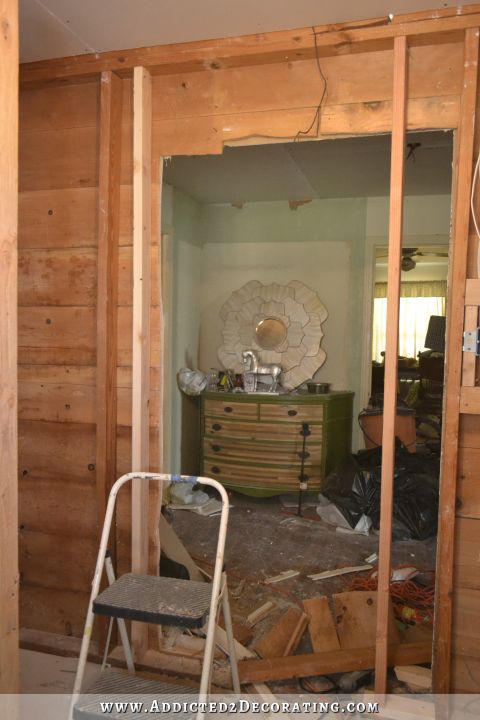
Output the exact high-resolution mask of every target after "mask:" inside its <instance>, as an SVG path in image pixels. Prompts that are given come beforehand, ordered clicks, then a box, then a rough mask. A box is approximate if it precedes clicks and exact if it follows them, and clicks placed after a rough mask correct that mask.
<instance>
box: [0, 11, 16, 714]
mask: <svg viewBox="0 0 480 720" xmlns="http://www.w3.org/2000/svg"><path fill="white" fill-rule="evenodd" d="M0 25H1V28H2V32H1V33H0V184H1V188H2V189H1V192H0V307H1V309H2V310H1V313H0V412H1V426H0V457H1V459H2V472H1V473H0V572H1V578H0V694H3V693H5V694H14V693H18V692H19V666H18V657H19V656H18V525H17V518H18V479H17V477H18V475H17V451H18V437H17V343H16V336H17V204H18V201H17V197H18V161H17V152H18V3H17V0H0ZM7 701H8V699H7ZM7 708H8V709H7ZM5 710H6V711H7V712H9V713H10V714H11V716H12V717H15V716H16V713H14V708H13V706H12V707H10V706H9V705H8V706H7V707H6V708H5Z"/></svg>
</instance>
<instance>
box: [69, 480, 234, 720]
mask: <svg viewBox="0 0 480 720" xmlns="http://www.w3.org/2000/svg"><path fill="white" fill-rule="evenodd" d="M131 480H142V481H144V482H150V481H152V480H155V481H160V482H169V483H179V482H182V483H189V484H191V485H192V486H193V485H196V484H197V483H198V484H201V485H209V486H210V487H213V488H215V489H216V490H217V491H218V493H219V494H220V497H221V500H222V512H221V515H220V527H219V532H218V542H217V550H216V557H215V567H214V572H213V579H212V582H211V583H206V582H205V583H203V582H198V581H192V580H179V579H176V578H167V577H156V576H152V575H141V574H138V573H127V574H125V575H122V576H121V577H120V578H118V579H116V578H115V575H114V572H113V566H112V562H111V559H110V556H109V553H108V551H107V543H108V538H109V535H110V529H111V525H112V520H113V514H114V509H115V502H116V498H117V495H118V492H119V490H120V488H121V487H122V486H123V485H124V484H125V483H127V482H129V481H131ZM228 511H229V500H228V495H227V493H226V491H225V488H224V487H223V485H221V484H220V483H219V482H217V480H212V479H210V478H205V477H192V476H183V475H164V474H161V475H158V474H152V473H128V474H127V475H123V476H122V477H121V478H119V480H117V482H116V483H115V484H114V485H113V487H112V489H111V491H110V495H109V498H108V503H107V510H106V513H105V521H104V524H103V530H102V536H101V540H100V547H99V551H98V556H97V563H96V566H95V573H94V577H93V582H92V591H91V595H90V601H89V605H88V612H87V618H86V621H85V630H84V633H83V639H82V645H81V648H80V657H79V661H78V667H77V673H76V676H75V682H74V686H73V693H72V700H71V706H70V716H69V717H70V720H72V718H73V720H94V719H98V718H101V717H105V712H104V711H102V709H101V706H100V700H102V701H110V700H111V701H113V702H115V701H118V700H120V701H123V702H129V701H132V702H135V701H136V700H139V698H138V697H135V696H142V697H143V696H146V695H147V696H149V695H150V696H153V697H155V698H157V699H158V698H159V697H162V698H164V699H165V698H166V697H168V699H169V700H170V701H172V700H176V701H183V702H185V701H187V700H190V701H192V700H199V701H201V702H206V700H207V698H208V693H209V691H210V684H211V675H212V665H213V653H214V645H215V631H216V625H217V615H218V612H219V609H220V603H221V606H222V610H223V616H224V620H225V630H226V633H227V639H228V650H229V658H230V665H231V671H232V683H233V689H234V691H235V693H237V694H239V693H240V682H239V678H238V668H237V659H236V655H235V640H234V637H233V629H232V619H231V614H230V605H229V602H228V590H227V582H226V575H225V573H224V571H223V558H224V554H225V540H226V534H227V523H228ZM104 568H105V570H106V574H107V578H108V581H109V583H110V585H109V586H108V587H107V588H106V589H105V590H103V591H102V592H99V590H100V582H101V578H102V573H103V570H104ZM95 615H104V616H107V617H109V618H110V628H109V633H108V640H107V645H106V649H105V657H104V662H103V666H102V674H101V676H100V678H99V679H98V680H97V681H96V683H95V684H94V685H93V686H92V687H91V688H89V689H88V690H87V691H86V693H87V695H85V694H83V695H81V694H80V693H81V689H82V681H83V676H84V672H85V666H86V662H87V657H88V648H89V645H90V640H91V636H92V629H93V622H94V618H95ZM113 618H116V619H117V621H118V625H119V631H120V637H121V641H122V645H123V649H124V653H125V659H126V662H127V667H128V670H129V673H126V672H121V671H105V664H106V656H107V653H108V644H109V638H110V633H111V629H112V621H113ZM125 620H134V621H137V622H146V623H155V624H157V625H170V626H176V627H181V628H191V629H194V628H197V629H199V628H202V627H204V625H205V623H206V624H207V630H206V641H205V650H204V656H203V664H202V673H201V679H200V688H199V690H196V689H195V688H189V687H185V686H180V685H174V684H169V683H164V682H156V681H153V680H146V679H144V678H140V677H137V676H135V674H134V673H135V666H134V661H133V656H132V651H131V647H130V642H129V639H128V634H127V629H126V625H125ZM134 714H136V715H137V717H138V713H134ZM195 714H196V717H197V720H200V719H201V718H202V717H203V715H204V713H203V712H202V711H201V710H198V712H196V713H192V716H193V715H195ZM108 716H109V717H111V718H116V717H117V715H116V714H115V710H113V711H112V712H109V713H108ZM118 717H119V718H120V717H121V718H124V719H125V718H129V717H130V714H129V712H128V711H127V712H125V711H124V710H120V711H119V712H118ZM132 717H133V715H132ZM187 717H188V715H187Z"/></svg>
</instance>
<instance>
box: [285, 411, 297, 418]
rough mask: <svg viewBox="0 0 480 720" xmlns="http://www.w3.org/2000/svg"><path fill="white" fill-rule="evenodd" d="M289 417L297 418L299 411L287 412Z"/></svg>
mask: <svg viewBox="0 0 480 720" xmlns="http://www.w3.org/2000/svg"><path fill="white" fill-rule="evenodd" d="M287 415H290V417H295V415H298V410H287Z"/></svg>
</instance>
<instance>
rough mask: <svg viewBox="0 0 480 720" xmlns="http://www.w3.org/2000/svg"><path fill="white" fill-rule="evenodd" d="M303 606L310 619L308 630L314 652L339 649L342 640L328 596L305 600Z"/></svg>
mask: <svg viewBox="0 0 480 720" xmlns="http://www.w3.org/2000/svg"><path fill="white" fill-rule="evenodd" d="M303 607H304V609H305V612H306V614H307V616H308V618H309V621H310V622H309V624H308V631H309V633H310V641H311V643H312V649H313V652H328V650H339V649H340V642H339V640H338V635H337V630H336V627H335V623H334V621H333V618H332V613H331V612H330V607H329V605H328V598H326V597H325V596H322V597H316V598H311V599H310V600H304V601H303Z"/></svg>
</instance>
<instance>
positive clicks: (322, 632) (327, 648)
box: [239, 591, 432, 684]
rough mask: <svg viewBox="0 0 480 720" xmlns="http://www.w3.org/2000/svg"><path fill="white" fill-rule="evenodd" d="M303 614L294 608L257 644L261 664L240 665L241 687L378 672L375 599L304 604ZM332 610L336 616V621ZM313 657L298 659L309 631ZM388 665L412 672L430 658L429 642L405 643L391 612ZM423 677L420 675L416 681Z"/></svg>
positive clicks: (371, 594)
mask: <svg viewBox="0 0 480 720" xmlns="http://www.w3.org/2000/svg"><path fill="white" fill-rule="evenodd" d="M303 609H304V612H302V611H301V610H299V609H296V608H290V609H289V610H288V611H287V612H285V613H283V614H282V616H281V617H280V618H279V619H278V620H276V621H275V623H274V624H273V626H272V627H270V629H268V630H267V631H266V632H265V633H264V634H263V635H262V637H261V638H260V640H259V641H257V642H256V644H255V646H254V649H255V651H256V653H257V654H258V655H260V659H255V658H251V657H250V658H246V659H244V660H241V661H240V662H239V673H240V682H241V683H244V684H245V683H258V682H269V681H281V680H292V679H293V678H306V677H312V676H323V675H335V674H342V673H350V672H353V671H357V670H371V669H373V668H374V666H375V641H376V621H377V593H376V592H375V591H368V592H367V591H352V592H344V593H338V594H336V595H333V597H332V599H331V605H330V603H329V599H328V598H327V597H325V596H318V597H313V598H310V599H307V600H304V602H303ZM332 609H333V615H332ZM307 628H308V635H309V639H310V643H311V646H312V652H310V653H303V654H299V655H294V654H293V653H294V652H295V650H296V649H297V648H298V646H299V644H300V641H301V640H302V638H303V636H304V634H305V631H306V630H307ZM388 637H389V650H388V664H389V666H405V665H407V666H410V665H417V664H421V663H428V662H430V661H431V656H432V642H431V636H430V637H427V636H426V635H423V636H422V637H421V638H420V639H417V638H414V636H412V640H413V639H414V640H415V641H413V642H410V641H409V639H408V640H407V641H406V642H405V638H403V637H402V635H401V633H400V631H399V629H398V627H397V625H396V623H395V619H394V614H393V609H392V607H390V611H389V621H388ZM422 674H423V675H424V674H425V673H422V672H420V673H418V676H420V675H422Z"/></svg>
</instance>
